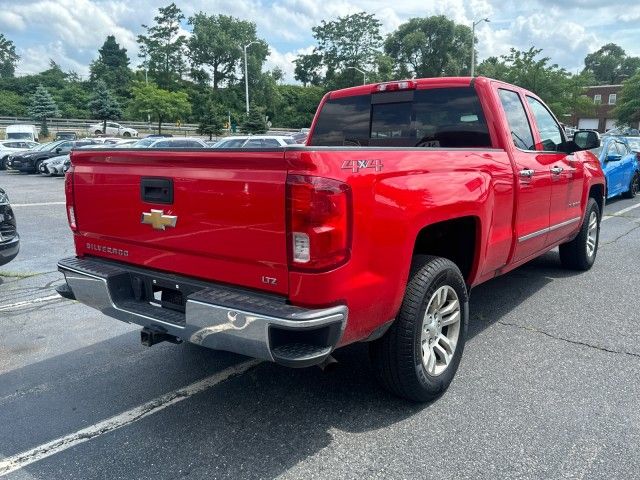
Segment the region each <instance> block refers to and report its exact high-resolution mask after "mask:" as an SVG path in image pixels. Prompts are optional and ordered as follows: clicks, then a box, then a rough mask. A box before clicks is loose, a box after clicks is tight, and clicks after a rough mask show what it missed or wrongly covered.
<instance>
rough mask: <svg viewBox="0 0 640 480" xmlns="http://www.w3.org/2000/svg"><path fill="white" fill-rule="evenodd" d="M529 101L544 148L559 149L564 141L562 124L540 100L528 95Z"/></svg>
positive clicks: (550, 150)
mask: <svg viewBox="0 0 640 480" xmlns="http://www.w3.org/2000/svg"><path fill="white" fill-rule="evenodd" d="M527 102H528V103H529V107H531V111H532V112H533V117H534V118H535V119H536V125H537V126H538V132H539V133H540V142H541V143H542V150H544V151H547V152H556V151H558V147H559V146H560V145H561V144H562V143H563V142H564V137H563V136H562V129H561V128H560V125H558V123H557V122H556V121H555V119H554V118H553V115H551V113H550V112H549V110H547V108H546V107H545V106H544V105H543V104H542V103H540V102H539V101H538V100H536V99H535V98H533V97H529V96H527Z"/></svg>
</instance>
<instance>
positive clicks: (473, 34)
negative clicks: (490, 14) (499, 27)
mask: <svg viewBox="0 0 640 480" xmlns="http://www.w3.org/2000/svg"><path fill="white" fill-rule="evenodd" d="M489 21H490V20H489V19H488V18H482V19H480V20H477V21H475V22H473V26H472V27H471V76H472V77H473V76H474V75H475V72H476V25H478V24H479V23H482V22H487V23H489Z"/></svg>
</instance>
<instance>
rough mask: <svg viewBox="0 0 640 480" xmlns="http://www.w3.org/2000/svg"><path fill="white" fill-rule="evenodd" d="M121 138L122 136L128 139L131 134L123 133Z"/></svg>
mask: <svg viewBox="0 0 640 480" xmlns="http://www.w3.org/2000/svg"><path fill="white" fill-rule="evenodd" d="M122 136H123V137H124V138H130V137H131V134H130V133H129V132H124V133H123V134H122Z"/></svg>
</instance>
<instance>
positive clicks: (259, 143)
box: [243, 138, 262, 148]
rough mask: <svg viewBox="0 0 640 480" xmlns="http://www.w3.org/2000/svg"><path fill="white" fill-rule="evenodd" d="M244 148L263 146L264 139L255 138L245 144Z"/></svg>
mask: <svg viewBox="0 0 640 480" xmlns="http://www.w3.org/2000/svg"><path fill="white" fill-rule="evenodd" d="M243 148H262V140H260V139H259V138H253V139H251V140H248V141H247V143H245V144H244V145H243Z"/></svg>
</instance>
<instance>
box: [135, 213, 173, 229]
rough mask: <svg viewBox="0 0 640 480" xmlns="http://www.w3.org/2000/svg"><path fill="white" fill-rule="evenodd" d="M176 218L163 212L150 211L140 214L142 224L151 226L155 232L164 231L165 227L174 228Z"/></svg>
mask: <svg viewBox="0 0 640 480" xmlns="http://www.w3.org/2000/svg"><path fill="white" fill-rule="evenodd" d="M177 221H178V217H177V216H175V215H165V214H164V210H153V209H152V210H151V212H149V213H147V212H143V213H142V223H144V224H145V225H151V226H152V227H153V228H154V229H155V230H164V229H165V227H175V226H176V222H177Z"/></svg>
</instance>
